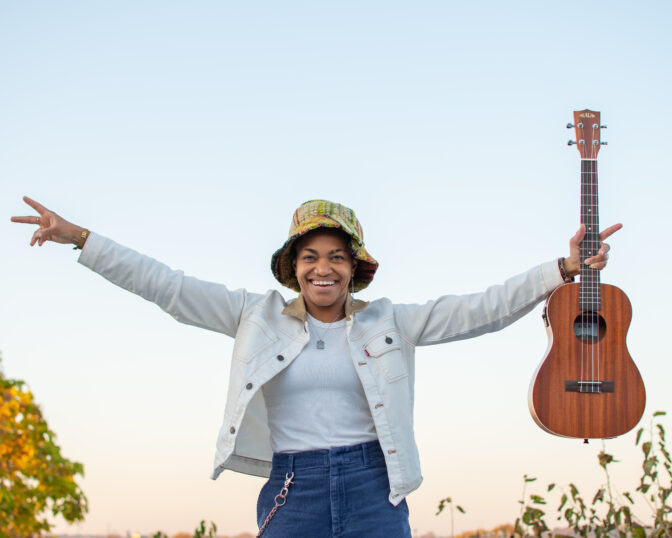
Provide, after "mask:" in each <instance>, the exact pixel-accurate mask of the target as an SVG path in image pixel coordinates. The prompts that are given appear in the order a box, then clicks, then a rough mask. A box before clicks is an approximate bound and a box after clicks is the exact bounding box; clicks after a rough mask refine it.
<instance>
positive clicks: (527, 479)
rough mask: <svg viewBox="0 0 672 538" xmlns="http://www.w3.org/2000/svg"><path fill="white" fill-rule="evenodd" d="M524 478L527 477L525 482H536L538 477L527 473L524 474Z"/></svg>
mask: <svg viewBox="0 0 672 538" xmlns="http://www.w3.org/2000/svg"><path fill="white" fill-rule="evenodd" d="M523 478H524V479H525V482H534V481H535V480H536V478H533V477H531V476H527V475H523Z"/></svg>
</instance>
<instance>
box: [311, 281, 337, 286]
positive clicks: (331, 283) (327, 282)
mask: <svg viewBox="0 0 672 538" xmlns="http://www.w3.org/2000/svg"><path fill="white" fill-rule="evenodd" d="M313 284H314V285H315V286H333V285H334V281H333V280H313Z"/></svg>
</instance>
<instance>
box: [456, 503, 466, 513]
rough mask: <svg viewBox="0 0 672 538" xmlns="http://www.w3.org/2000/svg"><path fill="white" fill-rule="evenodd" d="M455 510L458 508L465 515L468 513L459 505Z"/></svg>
mask: <svg viewBox="0 0 672 538" xmlns="http://www.w3.org/2000/svg"><path fill="white" fill-rule="evenodd" d="M455 508H457V510H459V511H460V512H462V513H463V514H466V512H465V511H464V508H462V507H461V506H460V505H459V504H456V505H455Z"/></svg>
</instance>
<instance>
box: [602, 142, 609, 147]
mask: <svg viewBox="0 0 672 538" xmlns="http://www.w3.org/2000/svg"><path fill="white" fill-rule="evenodd" d="M608 143H609V142H600V144H602V145H603V146H606V145H607V144H608Z"/></svg>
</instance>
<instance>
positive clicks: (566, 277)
mask: <svg viewBox="0 0 672 538" xmlns="http://www.w3.org/2000/svg"><path fill="white" fill-rule="evenodd" d="M558 269H559V270H560V276H561V277H562V280H563V281H564V282H565V284H569V283H570V282H574V277H573V276H569V275H568V274H567V271H565V258H564V257H563V258H558Z"/></svg>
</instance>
